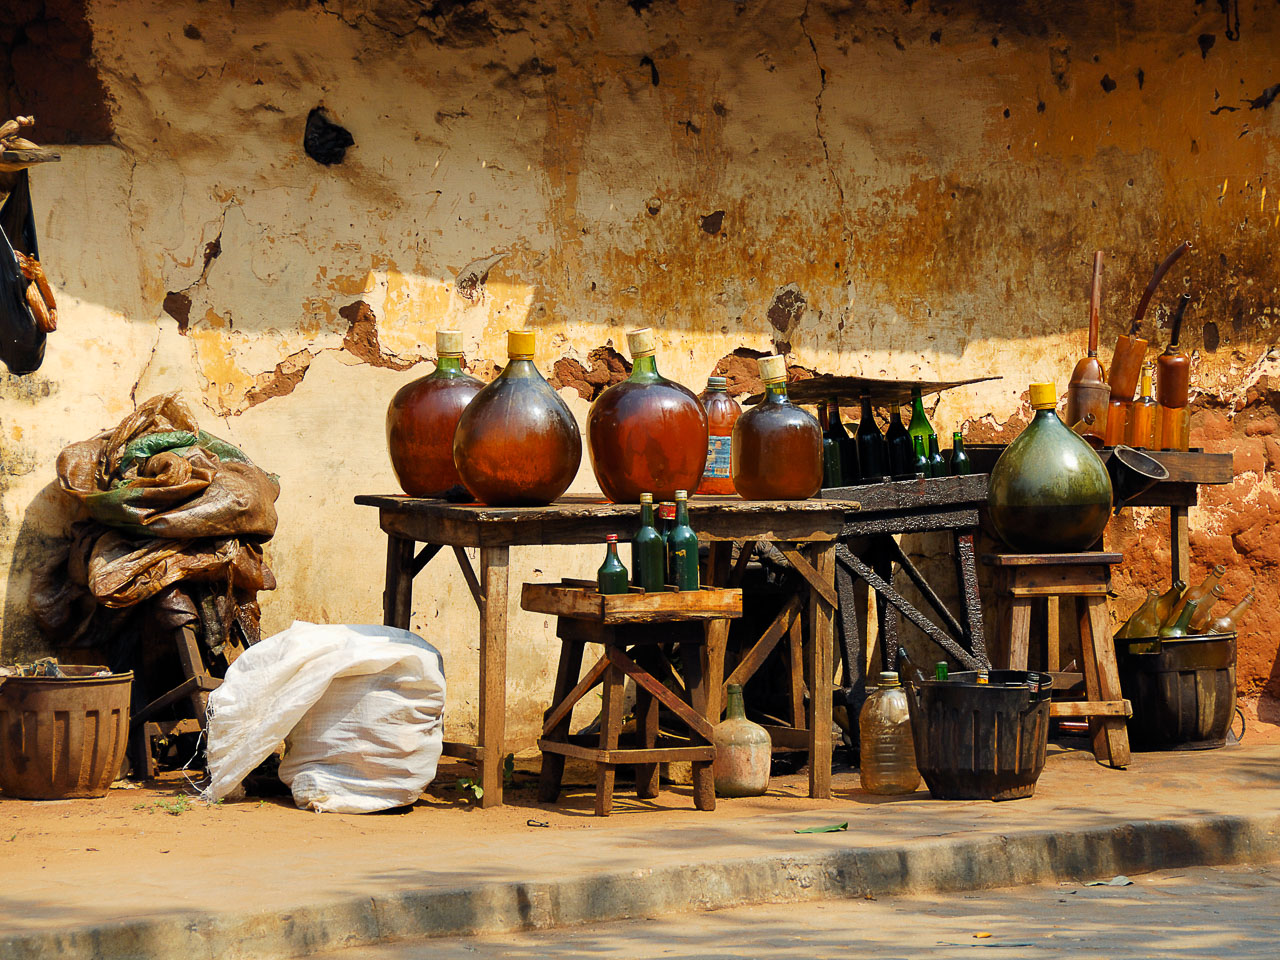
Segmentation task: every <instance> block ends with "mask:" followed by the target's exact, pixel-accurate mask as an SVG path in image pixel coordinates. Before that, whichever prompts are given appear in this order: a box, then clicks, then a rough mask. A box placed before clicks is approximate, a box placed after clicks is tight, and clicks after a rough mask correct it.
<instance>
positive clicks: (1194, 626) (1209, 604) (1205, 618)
mask: <svg viewBox="0 0 1280 960" xmlns="http://www.w3.org/2000/svg"><path fill="white" fill-rule="evenodd" d="M1226 592H1227V589H1226V587H1224V586H1223V585H1222V584H1220V583H1215V584H1214V585H1213V589H1212V590H1210V591H1209V592H1208V593H1207V594H1205V596H1204V598H1203V599H1202V600H1201V601H1200V606H1198V607H1197V608H1196V615H1195V616H1194V617H1192V618H1191V622H1190V623H1188V624H1187V629H1188V630H1190V631H1191V633H1192V634H1196V633H1204V628H1205V627H1207V626H1208V625H1209V621H1210V620H1212V619H1213V608H1214V605H1215V604H1216V603H1217V602H1218V601H1219V600H1221V599H1222V597H1223V594H1225V593H1226Z"/></svg>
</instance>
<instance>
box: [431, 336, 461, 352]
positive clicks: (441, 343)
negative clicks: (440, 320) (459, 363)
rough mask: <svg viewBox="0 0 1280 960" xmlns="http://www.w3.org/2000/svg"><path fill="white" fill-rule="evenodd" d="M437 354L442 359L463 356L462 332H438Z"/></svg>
mask: <svg viewBox="0 0 1280 960" xmlns="http://www.w3.org/2000/svg"><path fill="white" fill-rule="evenodd" d="M436 354H437V356H441V357H460V356H462V331H461V330H437V331H436Z"/></svg>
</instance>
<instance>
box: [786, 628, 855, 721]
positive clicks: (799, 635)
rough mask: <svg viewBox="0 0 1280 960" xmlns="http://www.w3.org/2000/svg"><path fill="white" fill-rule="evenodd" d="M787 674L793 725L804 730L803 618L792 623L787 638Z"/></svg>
mask: <svg viewBox="0 0 1280 960" xmlns="http://www.w3.org/2000/svg"><path fill="white" fill-rule="evenodd" d="M787 672H788V674H789V675H790V676H789V679H790V681H791V682H790V685H789V686H790V690H789V692H790V697H789V699H790V700H791V725H792V726H793V727H795V729H797V730H803V729H804V724H805V716H804V629H803V625H802V623H801V618H800V617H796V618H795V619H794V620H792V621H791V631H790V634H789V635H788V637H787ZM846 682H847V680H846Z"/></svg>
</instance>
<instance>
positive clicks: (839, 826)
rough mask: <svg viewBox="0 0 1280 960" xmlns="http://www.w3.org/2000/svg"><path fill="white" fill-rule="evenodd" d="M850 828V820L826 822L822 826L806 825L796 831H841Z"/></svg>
mask: <svg viewBox="0 0 1280 960" xmlns="http://www.w3.org/2000/svg"><path fill="white" fill-rule="evenodd" d="M848 829H849V821H848V820H846V821H845V822H844V823H825V824H823V825H822V826H820V827H804V828H803V829H801V830H797V831H795V832H796V833H839V832H840V831H841V830H848Z"/></svg>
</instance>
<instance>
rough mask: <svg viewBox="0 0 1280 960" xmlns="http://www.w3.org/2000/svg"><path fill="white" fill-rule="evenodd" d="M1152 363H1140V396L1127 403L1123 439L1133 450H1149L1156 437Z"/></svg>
mask: <svg viewBox="0 0 1280 960" xmlns="http://www.w3.org/2000/svg"><path fill="white" fill-rule="evenodd" d="M1155 368H1156V365H1155V364H1154V363H1144V364H1143V365H1142V396H1140V397H1138V399H1137V400H1135V401H1133V403H1132V404H1130V405H1129V424H1128V427H1127V429H1126V432H1125V440H1124V442H1125V443H1127V444H1128V445H1129V446H1131V447H1133V448H1134V449H1135V450H1149V449H1150V448H1151V447H1152V446H1153V445H1154V444H1155V437H1156V406H1157V404H1156V398H1155V397H1154V396H1153V395H1152V388H1151V375H1152V373H1154V371H1155Z"/></svg>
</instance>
